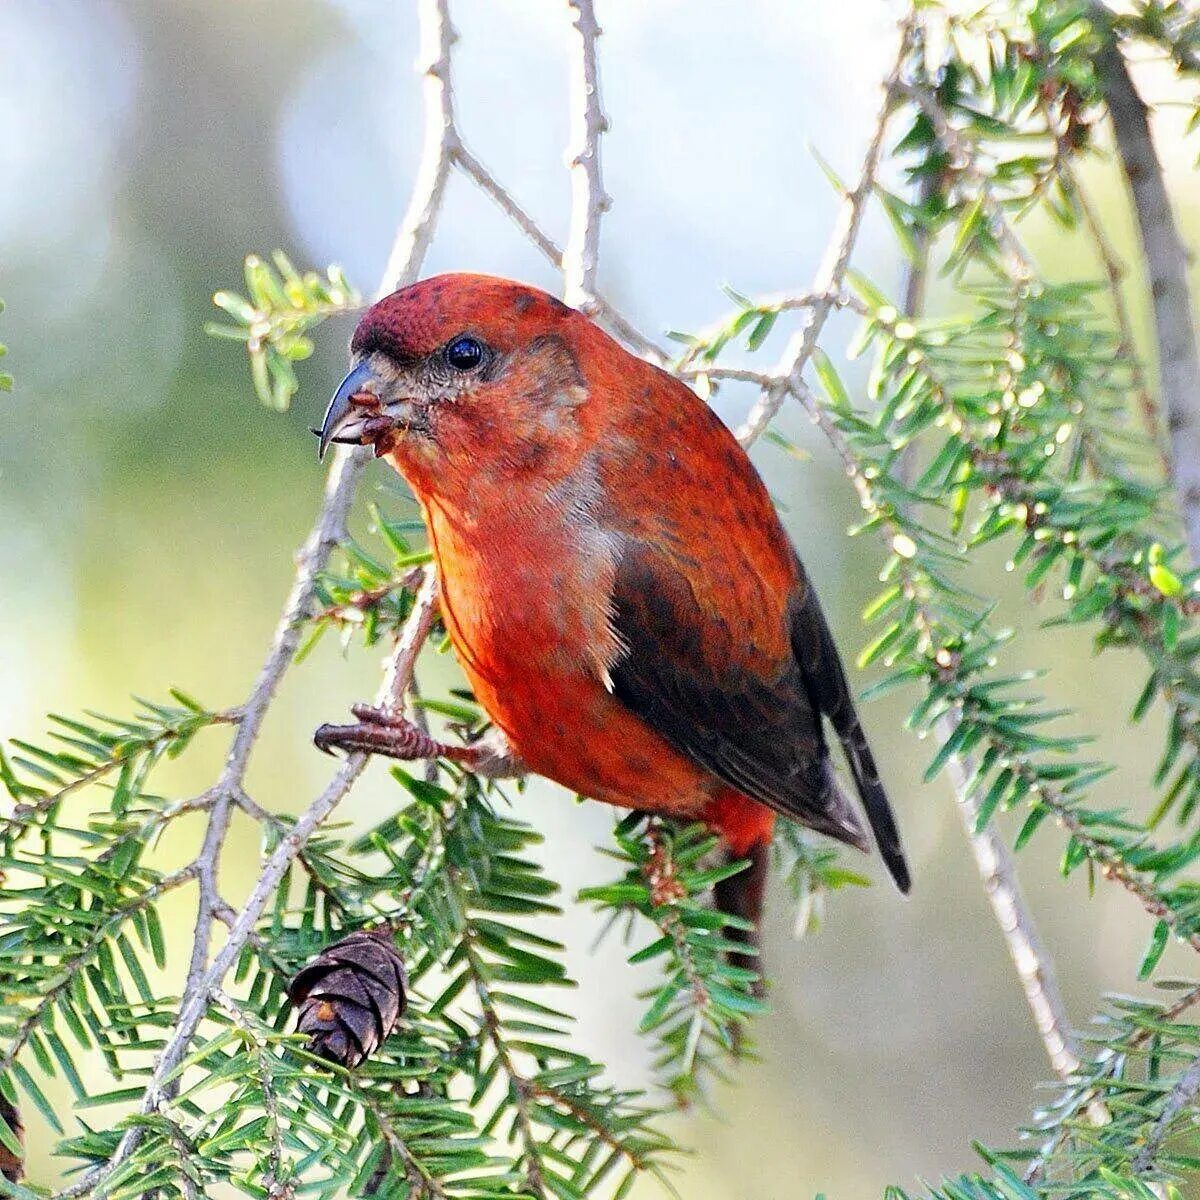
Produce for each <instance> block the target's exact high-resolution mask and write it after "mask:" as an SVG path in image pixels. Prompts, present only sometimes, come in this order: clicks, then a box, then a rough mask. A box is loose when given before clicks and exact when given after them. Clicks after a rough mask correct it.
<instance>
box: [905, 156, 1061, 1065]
mask: <svg viewBox="0 0 1200 1200" xmlns="http://www.w3.org/2000/svg"><path fill="white" fill-rule="evenodd" d="M932 188H933V180H932V178H931V177H926V178H925V179H924V180H923V181H922V185H921V193H920V196H919V200H920V202H921V203H925V202H927V201H928V199H929V197H930V195H931V194H932ZM930 241H931V239H930V235H929V231H928V229H927V228H926V227H925V226H924V225H921V226H920V227H919V228H918V231H917V238H916V254H915V255H914V257H913V258H912V259H911V260H908V261H907V262H906V268H905V273H904V280H903V287H902V289H901V290H902V295H903V303H904V312H905V313H906V315H907V316H909V317H910V318H911V317H919V316H920V315H921V313H922V310H923V308H924V304H925V288H926V282H927V278H928V274H929V251H930ZM914 448H915V447H914V445H912V444H910V445H909V446H907V447H905V450H904V452H903V453H902V454H901V456H900V462H899V467H898V469H899V471H900V473H901V477H902V479H903V480H904V481H905V482H908V481H909V480H910V478H911V474H912V469H913V450H914ZM956 727H957V722H956V721H955V720H954V718H953V716H952V715H950V714H943V716H941V717H940V718H939V719H938V720H937V721H936V722H935V723H934V729H933V733H934V738H935V739H936V740H937V742H938V745H939V746H944V745H945V744H946V742H947V741H948V740H949V739H950V738H951V737H952V736H953V734H954V730H955V728H956ZM977 771H978V764H977V762H976V761H975V759H974V757H973V756H971V755H953V756H952V757H951V758H950V760H949V762H948V763H947V764H946V772H947V775H948V776H949V778H950V783H951V787H952V789H953V792H954V800H955V807H956V808H957V809H958V813H959V816H960V817H961V818H962V823H963V831H964V832H965V833H966V836H967V841H968V843H969V844H970V846H971V853H972V855H973V857H974V859H975V865H976V868H977V869H978V871H979V877H980V880H981V881H982V883H983V890H984V892H985V894H986V895H987V898H988V903H989V904H990V905H991V907H992V914H993V915H994V917H995V918H996V923H997V925H998V926H999V927H1000V932H1001V935H1002V936H1003V938H1004V943H1005V945H1006V946H1007V947H1008V953H1009V956H1010V957H1011V958H1012V961H1013V965H1014V966H1015V967H1016V971H1017V978H1018V979H1019V980H1020V982H1021V988H1022V990H1023V991H1024V993H1025V1000H1026V1002H1027V1003H1028V1005H1029V1009H1030V1012H1032V1014H1033V1020H1034V1024H1035V1025H1036V1026H1037V1031H1038V1034H1039V1035H1040V1037H1041V1040H1042V1045H1043V1046H1044V1047H1045V1050H1046V1057H1047V1058H1048V1059H1049V1060H1050V1066H1051V1068H1052V1069H1053V1071H1054V1073H1055V1074H1056V1075H1057V1076H1058V1077H1059V1078H1060V1079H1063V1080H1066V1079H1069V1078H1070V1077H1071V1076H1072V1075H1073V1074H1074V1073H1075V1072H1076V1071H1078V1070H1079V1066H1080V1061H1079V1056H1078V1054H1077V1053H1076V1049H1075V1039H1074V1036H1073V1035H1072V1033H1071V1025H1070V1021H1069V1019H1068V1017H1067V1007H1066V1003H1065V1001H1064V1000H1063V996H1062V992H1061V991H1060V990H1059V987H1058V981H1057V979H1056V978H1055V973H1054V961H1053V959H1052V958H1051V956H1050V954H1049V952H1048V951H1047V949H1046V947H1045V944H1044V943H1043V941H1042V939H1041V935H1040V934H1039V932H1038V927H1037V921H1036V919H1035V918H1034V915H1033V912H1032V911H1031V910H1030V908H1029V906H1028V904H1027V903H1026V901H1025V897H1024V896H1023V895H1022V893H1021V886H1020V883H1019V882H1018V878H1017V866H1016V863H1015V862H1014V860H1013V854H1012V851H1011V850H1010V849H1009V848H1008V844H1007V843H1006V842H1005V841H1004V839H1003V838H1002V837H1001V836H1000V835H999V833H997V832H996V830H995V829H994V828H993V826H992V825H991V824H990V823H989V824H987V825H985V826H984V828H982V829H980V828H979V801H978V800H977V799H976V797H975V795H974V793H973V792H972V790H971V783H972V780H973V779H974V777H975V775H976V773H977Z"/></svg>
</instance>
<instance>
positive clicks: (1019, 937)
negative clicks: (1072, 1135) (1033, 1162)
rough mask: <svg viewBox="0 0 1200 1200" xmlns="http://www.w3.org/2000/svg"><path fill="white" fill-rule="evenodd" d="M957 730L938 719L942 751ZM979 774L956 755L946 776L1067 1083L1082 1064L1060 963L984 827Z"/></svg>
mask: <svg viewBox="0 0 1200 1200" xmlns="http://www.w3.org/2000/svg"><path fill="white" fill-rule="evenodd" d="M957 725H958V722H957V721H956V720H955V719H954V717H953V716H952V715H950V714H943V715H942V716H941V717H939V718H938V720H937V722H936V723H935V725H934V736H935V738H936V740H937V742H938V745H939V746H944V745H945V744H946V742H947V741H949V739H950V738H951V737H952V736H953V734H954V730H955V729H956V728H957ZM977 771H978V764H977V762H976V761H975V759H974V757H973V756H971V755H966V756H960V755H952V756H951V757H950V760H949V762H947V764H946V773H947V774H948V775H949V777H950V783H951V785H952V786H953V789H954V801H955V807H956V808H957V809H958V812H959V815H960V816H961V817H962V823H963V829H964V830H965V832H966V835H967V841H968V842H970V844H971V853H972V854H973V855H974V857H975V865H976V866H977V867H978V869H979V877H980V879H981V880H982V881H983V890H984V892H986V893H987V898H988V903H989V904H990V905H991V906H992V913H993V915H994V916H995V918H996V923H997V925H999V926H1000V932H1001V934H1003V936H1004V943H1005V945H1006V946H1007V947H1008V953H1009V955H1010V957H1011V958H1012V960H1013V965H1014V966H1015V967H1016V969H1017V978H1018V979H1019V980H1020V981H1021V988H1022V990H1023V991H1024V993H1025V1000H1026V1002H1027V1003H1028V1005H1029V1009H1030V1011H1031V1012H1032V1013H1033V1020H1034V1024H1035V1025H1036V1026H1037V1031H1038V1033H1039V1034H1040V1035H1041V1039H1042V1045H1043V1046H1044V1047H1045V1048H1046V1057H1047V1058H1049V1060H1050V1066H1051V1067H1052V1068H1053V1070H1054V1073H1055V1074H1056V1075H1057V1076H1058V1077H1059V1078H1060V1079H1063V1080H1067V1079H1070V1078H1071V1077H1072V1076H1073V1075H1074V1074H1075V1073H1076V1072H1077V1071H1078V1070H1079V1067H1080V1061H1079V1055H1078V1054H1077V1053H1076V1050H1075V1038H1074V1035H1073V1034H1072V1032H1071V1023H1070V1021H1069V1020H1068V1018H1067V1009H1066V1004H1065V1002H1064V1001H1063V997H1062V993H1061V992H1060V991H1059V988H1058V982H1057V980H1056V979H1055V976H1054V960H1053V959H1052V958H1051V957H1050V953H1049V951H1047V949H1046V947H1045V944H1044V943H1043V942H1042V939H1041V935H1040V934H1039V933H1038V928H1037V922H1036V920H1035V919H1034V916H1033V913H1032V912H1031V911H1030V909H1029V906H1028V905H1027V904H1026V902H1025V897H1024V896H1023V895H1022V894H1021V885H1020V883H1019V882H1018V880H1017V867H1016V863H1015V862H1014V861H1013V855H1012V851H1011V850H1010V849H1009V848H1008V845H1007V844H1006V843H1005V841H1004V840H1003V839H1002V838H1001V837H1000V835H999V834H998V833H997V832H996V830H995V829H994V828H993V827H992V825H991V824H990V823H989V824H988V825H986V826H985V827H984V828H983V829H980V828H979V827H978V825H979V800H978V799H977V798H976V796H975V794H974V792H973V791H972V790H971V781H972V780H973V778H974V777H975V774H976V773H977Z"/></svg>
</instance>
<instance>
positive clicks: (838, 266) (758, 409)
mask: <svg viewBox="0 0 1200 1200" xmlns="http://www.w3.org/2000/svg"><path fill="white" fill-rule="evenodd" d="M915 20H916V18H915V16H914V14H913V13H912V12H910V13H909V14H908V16H906V17H905V19H904V21H902V22H901V25H900V47H899V50H898V51H897V54H896V59H895V62H894V63H893V65H892V68H891V70H890V71H889V72H888V76H887V78H886V79H885V80H884V82H883V103H882V104H881V105H880V109H879V116H878V117H877V118H876V121H875V129H874V132H873V133H872V135H871V140H870V142H869V143H868V145H867V152H866V155H865V156H864V158H863V164H862V168H861V170H860V171H859V175H858V182H857V183H856V184H855V185H854V187H853V188H852V189H851V190H850V191H848V192H846V193H845V194H844V195H843V197H842V204H841V209H840V210H839V212H838V219H837V224H836V225H835V227H834V232H833V236H832V238H831V239H830V241H829V245H828V247H827V248H826V251H825V258H824V260H823V261H822V263H821V265H820V267H819V268H818V270H817V275H816V278H815V279H814V280H813V285H812V289H811V292H812V295H813V297H814V298H815V299H814V302H813V305H812V308H811V309H810V310H809V316H808V323H807V324H806V325H805V326H804V328H803V329H801V330H800V331H799V332H798V333H796V334H795V335H794V336H793V337H792V339H791V341H790V342H789V343H788V346H787V348H786V349H785V350H784V353H783V358H782V360H781V361H780V365H779V367H778V369H777V371H776V374H778V375H779V376H781V377H782V378H781V379H780V380H779V381H778V382H776V383H775V384H773V385H772V386H771V387H769V388H767V389H766V390H765V391H764V392H763V393H762V395H761V396H760V397H759V400H758V402H757V403H756V404H755V405H754V407H753V408H752V409H751V410H750V412H749V414H748V415H747V417H746V422H745V424H744V425H743V426H742V428H741V429H739V430H738V438H739V440H740V441H741V442H742V444H743V445H749V444H750V443H752V442H754V441H756V440H757V439H758V437H759V436H760V435H761V434H762V433H763V431H764V430H765V429H766V428H767V426H768V425H770V423H771V421H772V420H773V419H774V417H775V414H776V413H777V412H778V411H779V408H780V405H782V404H783V401H784V399H785V398H786V396H787V394H788V390H789V389H788V387H787V385H786V382H785V380H789V379H798V378H799V377H800V375H801V374H802V373H803V371H804V368H805V366H806V365H807V364H808V360H809V359H810V358H811V357H812V352H813V350H814V349H815V348H816V345H817V339H818V338H819V337H820V336H821V330H822V329H824V327H825V321H826V319H827V318H828V316H829V314H830V312H832V311H833V308H834V305H835V303H836V300H837V297H838V296H839V295H840V294H841V291H842V282H843V280H844V279H845V277H846V270H847V268H848V267H849V265H850V255H851V254H852V253H853V251H854V243H855V242H856V241H857V240H858V231H859V227H860V226H861V225H862V218H863V212H864V210H865V209H866V206H867V201H868V200H869V199H870V197H871V192H872V190H873V189H874V187H875V176H876V173H877V172H878V170H879V160H880V156H881V154H882V151H883V136H884V133H885V132H886V131H887V126H888V119H889V118H890V117H891V115H892V108H893V106H894V104H895V98H896V89H897V88H898V86H899V84H900V72H901V69H902V67H903V64H904V59H905V57H906V55H907V54H908V47H909V41H910V39H911V37H912V31H913V28H914V24H915Z"/></svg>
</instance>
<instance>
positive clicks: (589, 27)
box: [563, 0, 609, 311]
mask: <svg viewBox="0 0 1200 1200" xmlns="http://www.w3.org/2000/svg"><path fill="white" fill-rule="evenodd" d="M567 7H568V8H569V9H570V11H571V31H572V34H571V142H570V148H569V149H568V151H567V154H568V156H569V157H568V160H567V165H568V167H569V169H570V174H571V226H570V231H569V233H568V234H567V246H566V251H565V253H564V254H563V293H564V296H565V298H566V301H567V303H568V304H572V305H574V306H575V307H576V308H582V309H584V310H585V311H588V310H590V308H591V307H592V306H593V304H594V302H595V295H596V267H597V264H598V261H599V256H600V217H601V215H602V214H603V213H604V212H605V210H606V209H607V208H608V206H609V198H608V196H607V195H606V194H605V191H604V183H603V181H602V180H601V178H600V135H601V134H602V133H603V132H604V131H605V130H606V129H607V128H608V122H607V120H606V119H605V117H604V112H603V110H602V109H601V107H600V75H599V70H598V68H597V65H596V39H597V38H599V36H600V26H599V25H597V24H596V14H595V11H594V9H593V7H592V0H567Z"/></svg>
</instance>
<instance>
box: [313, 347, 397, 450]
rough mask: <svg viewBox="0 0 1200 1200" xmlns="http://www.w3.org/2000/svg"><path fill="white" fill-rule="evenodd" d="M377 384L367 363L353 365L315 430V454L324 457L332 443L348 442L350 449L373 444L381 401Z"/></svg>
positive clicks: (380, 418)
mask: <svg viewBox="0 0 1200 1200" xmlns="http://www.w3.org/2000/svg"><path fill="white" fill-rule="evenodd" d="M378 388H379V380H378V378H377V376H376V375H375V373H374V372H373V371H372V370H371V365H370V363H368V362H367V361H365V360H364V361H363V362H360V363H356V364H355V366H354V368H353V369H352V370H351V372H350V374H349V375H347V376H346V378H345V379H343V380H342V382H341V383H340V384H338V389H337V391H336V392H334V393H333V399H332V400H330V402H329V407H328V408H327V409H326V410H325V420H324V421H323V422H322V423H321V428H320V429H314V430H313V433H315V434H316V435H317V436H318V437H319V438H320V439H321V442H320V446H319V447H318V450H317V453H318V455H319V456H320V457H321V458H324V457H325V451H326V450H328V449H329V445H330V443H331V442H348V443H349V444H350V445H365V444H366V443H367V442H369V441H374V437H373V436H372V435H373V434H375V433H378V432H379V425H380V421H381V420H386V421H388V424H389V425H390V424H391V422H390V420H388V418H386V417H381V405H382V401H381V399H380V396H379V392H378Z"/></svg>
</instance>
